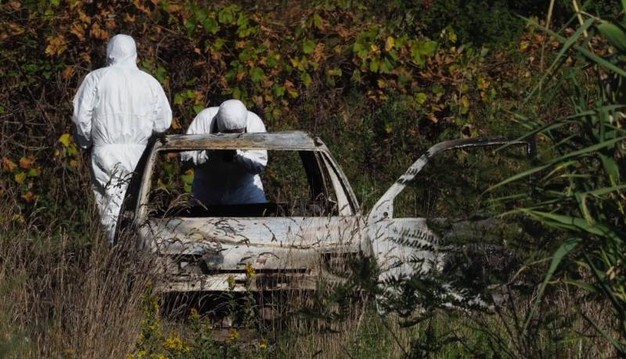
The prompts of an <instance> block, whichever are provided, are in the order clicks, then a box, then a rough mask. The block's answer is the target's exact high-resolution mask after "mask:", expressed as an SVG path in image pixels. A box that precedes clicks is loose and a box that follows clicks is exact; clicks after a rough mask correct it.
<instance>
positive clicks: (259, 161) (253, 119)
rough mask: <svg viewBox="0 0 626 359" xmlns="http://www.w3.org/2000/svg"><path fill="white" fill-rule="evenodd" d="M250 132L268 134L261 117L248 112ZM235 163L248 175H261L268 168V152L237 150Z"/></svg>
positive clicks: (248, 129) (248, 128)
mask: <svg viewBox="0 0 626 359" xmlns="http://www.w3.org/2000/svg"><path fill="white" fill-rule="evenodd" d="M247 131H248V132H267V131H266V130H265V125H264V124H263V121H262V120H261V118H260V117H259V116H257V115H256V114H255V113H253V112H248V126H247ZM235 161H237V162H238V163H240V164H241V165H242V166H243V167H244V168H245V169H246V171H247V172H248V173H252V174H259V173H261V172H263V171H264V170H265V166H267V151H266V150H245V151H244V150H237V156H236V157H235Z"/></svg>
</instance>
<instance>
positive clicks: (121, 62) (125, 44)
mask: <svg viewBox="0 0 626 359" xmlns="http://www.w3.org/2000/svg"><path fill="white" fill-rule="evenodd" d="M107 62H108V63H109V66H132V67H137V46H136V45H135V40H134V39H133V38H132V37H130V36H128V35H115V36H113V37H112V38H111V40H109V43H108V44H107Z"/></svg>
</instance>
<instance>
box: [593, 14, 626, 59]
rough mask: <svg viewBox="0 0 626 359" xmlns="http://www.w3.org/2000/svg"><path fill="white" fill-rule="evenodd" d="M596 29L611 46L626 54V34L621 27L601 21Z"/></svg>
mask: <svg viewBox="0 0 626 359" xmlns="http://www.w3.org/2000/svg"><path fill="white" fill-rule="evenodd" d="M596 27H597V28H598V31H600V33H601V34H602V35H604V36H605V37H606V38H607V39H608V40H609V42H610V43H611V45H613V46H615V48H616V49H618V50H619V51H621V52H626V33H625V32H624V30H623V29H622V28H621V27H620V26H618V25H616V24H613V23H611V22H608V21H604V20H600V24H598V25H597V26H596Z"/></svg>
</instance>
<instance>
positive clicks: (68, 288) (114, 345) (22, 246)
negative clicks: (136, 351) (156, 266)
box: [0, 207, 150, 358]
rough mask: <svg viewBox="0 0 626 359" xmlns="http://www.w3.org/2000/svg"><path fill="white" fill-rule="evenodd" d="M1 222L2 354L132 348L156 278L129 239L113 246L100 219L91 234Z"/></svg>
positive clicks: (74, 354) (105, 353)
mask: <svg viewBox="0 0 626 359" xmlns="http://www.w3.org/2000/svg"><path fill="white" fill-rule="evenodd" d="M0 210H2V211H3V213H5V214H8V215H10V214H11V211H12V209H11V208H7V207H4V208H1V209H0ZM91 216H92V218H94V219H96V218H95V214H93V213H92V215H91ZM93 223H96V224H97V223H99V222H98V221H97V219H96V220H94V221H93ZM0 230H1V233H0V313H2V314H1V315H0V334H1V335H0V338H1V339H0V356H3V357H16V358H41V357H48V358H53V357H69V358H120V357H124V356H125V355H126V354H127V353H128V352H129V350H130V349H131V348H132V347H133V346H134V345H135V343H136V341H137V337H138V335H139V329H140V323H141V319H142V311H141V309H142V308H141V301H142V299H143V297H144V296H145V294H146V291H147V289H148V284H149V282H150V276H149V274H148V273H149V270H148V269H149V263H148V261H146V260H144V258H142V256H141V255H140V254H139V253H137V252H136V251H135V250H134V248H133V246H132V245H131V244H130V242H129V243H128V245H121V246H119V247H116V248H111V247H110V246H109V245H108V244H107V241H106V240H105V239H104V236H103V234H102V233H101V231H100V229H99V228H98V226H97V225H95V226H88V228H86V230H85V233H84V236H85V238H76V237H72V236H70V235H68V234H67V233H65V231H64V230H63V228H62V227H60V228H58V227H54V228H50V229H48V230H47V231H36V230H33V229H32V228H29V227H28V225H27V224H24V225H22V226H15V225H8V224H7V225H3V227H2V228H0Z"/></svg>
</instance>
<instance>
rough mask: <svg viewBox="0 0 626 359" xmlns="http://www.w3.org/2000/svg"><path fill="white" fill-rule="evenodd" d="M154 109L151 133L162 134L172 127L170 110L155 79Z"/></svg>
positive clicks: (165, 97) (163, 92)
mask: <svg viewBox="0 0 626 359" xmlns="http://www.w3.org/2000/svg"><path fill="white" fill-rule="evenodd" d="M154 83H155V89H154V91H155V94H156V108H155V114H156V116H155V121H154V128H153V132H155V133H163V132H165V131H167V129H168V128H170V126H171V125H172V108H171V107H170V102H169V100H168V99H167V96H165V91H163V87H161V85H160V84H159V83H158V81H157V80H156V79H155V80H154Z"/></svg>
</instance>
